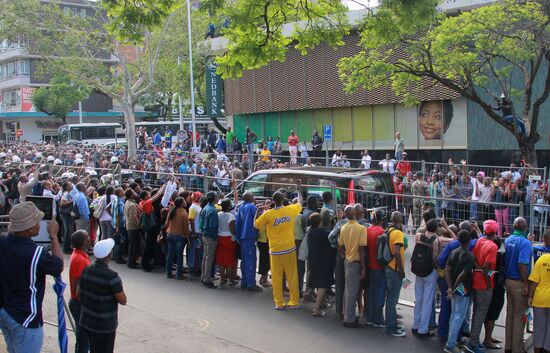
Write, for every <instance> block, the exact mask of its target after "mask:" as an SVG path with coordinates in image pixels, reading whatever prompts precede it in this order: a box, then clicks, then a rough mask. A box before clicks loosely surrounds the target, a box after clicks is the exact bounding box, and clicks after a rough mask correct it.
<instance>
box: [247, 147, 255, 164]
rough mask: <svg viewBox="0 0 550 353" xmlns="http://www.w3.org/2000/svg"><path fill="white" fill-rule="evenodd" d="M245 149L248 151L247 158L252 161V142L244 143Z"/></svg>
mask: <svg viewBox="0 0 550 353" xmlns="http://www.w3.org/2000/svg"><path fill="white" fill-rule="evenodd" d="M246 150H247V151H248V160H249V161H251V162H254V158H253V153H254V144H252V143H250V144H248V145H246Z"/></svg>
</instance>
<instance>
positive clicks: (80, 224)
mask: <svg viewBox="0 0 550 353" xmlns="http://www.w3.org/2000/svg"><path fill="white" fill-rule="evenodd" d="M76 190H77V191H76V194H75V195H74V197H73V203H74V206H73V209H74V207H75V206H76V208H77V209H78V213H79V215H80V217H79V218H77V219H76V220H75V224H76V229H82V230H85V231H86V232H88V233H89V232H90V206H89V205H88V199H87V198H86V195H84V192H85V191H86V185H84V183H78V184H76Z"/></svg>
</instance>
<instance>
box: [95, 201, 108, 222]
mask: <svg viewBox="0 0 550 353" xmlns="http://www.w3.org/2000/svg"><path fill="white" fill-rule="evenodd" d="M106 206H107V197H106V196H101V199H100V200H99V202H98V203H97V204H96V205H95V206H94V213H93V216H94V218H97V219H99V217H101V214H102V213H103V211H105V207H106Z"/></svg>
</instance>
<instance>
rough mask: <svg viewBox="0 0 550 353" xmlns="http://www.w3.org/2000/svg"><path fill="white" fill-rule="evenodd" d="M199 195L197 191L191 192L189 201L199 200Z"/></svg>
mask: <svg viewBox="0 0 550 353" xmlns="http://www.w3.org/2000/svg"><path fill="white" fill-rule="evenodd" d="M201 196H202V194H201V193H200V192H199V191H195V192H194V193H192V194H191V201H193V202H199V200H200V199H201Z"/></svg>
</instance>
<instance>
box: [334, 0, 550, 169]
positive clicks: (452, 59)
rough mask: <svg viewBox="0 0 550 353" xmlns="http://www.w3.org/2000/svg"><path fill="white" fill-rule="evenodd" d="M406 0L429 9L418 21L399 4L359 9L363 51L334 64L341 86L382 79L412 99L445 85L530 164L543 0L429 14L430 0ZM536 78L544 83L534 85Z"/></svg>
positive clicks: (506, 0)
mask: <svg viewBox="0 0 550 353" xmlns="http://www.w3.org/2000/svg"><path fill="white" fill-rule="evenodd" d="M403 2H404V1H403ZM414 3H415V6H416V5H417V4H419V3H422V4H425V5H429V6H430V7H426V9H429V8H431V9H432V10H431V12H430V11H427V12H426V14H425V16H424V17H421V21H420V23H419V22H417V23H414V22H413V21H411V20H410V17H408V15H407V14H406V13H403V12H402V11H401V10H403V7H402V6H389V5H383V6H382V7H381V9H380V10H379V11H377V12H376V13H370V14H369V15H368V16H367V18H366V19H365V25H364V27H363V30H362V32H361V45H362V47H363V50H362V51H361V52H360V53H358V54H357V55H355V56H354V57H350V58H344V59H342V60H341V62H340V64H339V66H340V77H341V78H342V80H343V81H344V82H345V87H346V89H347V90H348V91H349V92H353V91H355V90H357V89H358V88H360V87H363V88H367V89H374V88H378V87H381V86H385V85H390V86H391V87H392V88H393V89H394V90H395V92H396V93H397V94H401V95H403V97H404V99H403V100H404V102H405V103H406V104H414V103H416V102H417V101H418V99H417V97H419V94H420V93H421V91H422V90H423V89H425V87H426V85H432V84H439V85H442V86H445V87H448V88H450V89H452V90H454V91H455V92H457V93H459V94H461V95H462V96H464V97H466V98H467V99H469V100H470V101H472V102H474V103H476V104H478V105H479V106H480V107H481V109H482V110H483V111H484V112H485V114H487V115H488V116H489V117H490V118H491V119H492V120H493V121H495V123H497V124H499V125H501V126H503V127H504V128H506V129H507V130H508V131H509V132H510V133H512V134H513V135H514V136H515V138H516V140H517V143H518V145H519V149H520V151H521V153H522V154H523V156H524V158H525V160H526V161H528V162H529V163H530V164H532V165H536V164H537V158H536V151H535V144H536V142H537V141H539V139H540V134H539V133H538V132H537V129H538V128H539V126H540V123H539V119H540V118H541V116H540V110H541V106H542V104H543V103H544V102H545V101H546V100H547V98H548V95H549V94H550V70H549V67H550V65H549V64H550V45H549V44H550V37H549V36H548V34H549V29H550V28H549V27H548V25H549V23H550V16H549V13H550V11H549V9H550V2H549V1H547V0H544V1H526V2H516V1H512V0H503V1H499V2H496V3H494V4H492V5H489V6H484V7H480V8H477V9H474V10H472V11H468V12H463V13H460V14H459V15H457V16H453V17H446V16H443V15H439V14H437V13H436V12H435V7H433V6H432V5H433V1H431V0H421V1H415V2H414ZM413 18H414V19H415V20H416V19H417V18H418V17H416V16H415V17H413ZM537 79H542V80H543V81H544V82H543V84H542V89H540V90H538V91H535V82H536V80H537ZM501 94H504V95H505V97H506V99H508V100H510V101H512V102H513V103H514V104H513V106H512V108H513V113H514V115H515V116H516V117H518V118H519V119H520V120H521V121H522V122H523V123H524V124H525V125H526V130H527V131H526V134H523V133H521V132H520V128H519V124H517V123H514V122H513V120H512V121H506V120H504V119H503V117H502V113H500V112H498V111H495V109H494V108H493V107H492V106H494V103H495V100H497V99H499V97H500V95H501Z"/></svg>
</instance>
